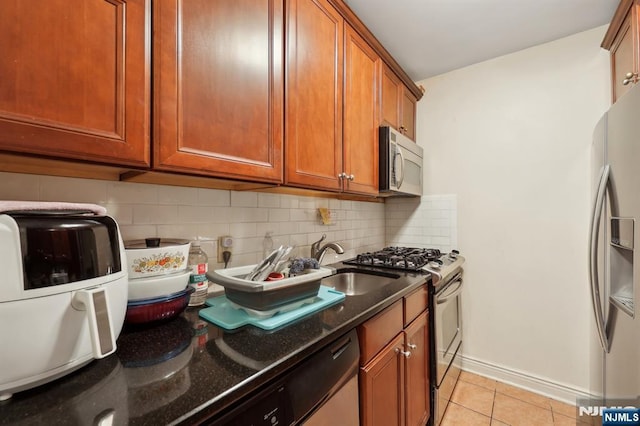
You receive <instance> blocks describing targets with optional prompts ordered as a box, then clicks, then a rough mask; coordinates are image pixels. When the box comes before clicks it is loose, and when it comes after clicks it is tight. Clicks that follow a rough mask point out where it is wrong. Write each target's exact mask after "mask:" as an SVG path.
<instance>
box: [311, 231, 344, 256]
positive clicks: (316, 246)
mask: <svg viewBox="0 0 640 426" xmlns="http://www.w3.org/2000/svg"><path fill="white" fill-rule="evenodd" d="M326 238H327V234H322V238H320V239H319V240H318V241H316V242H315V243H313V244H311V257H313V258H314V259H315V260H317V261H318V263H322V259H323V258H324V254H325V253H326V252H327V249H332V250H333V251H335V252H336V253H338V254H342V253H344V249H343V248H342V246H341V245H340V244H338V243H327V244H325V245H323V246H322V247H321V246H320V244H322V242H323V241H324V240H325V239H326Z"/></svg>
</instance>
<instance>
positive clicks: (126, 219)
mask: <svg viewBox="0 0 640 426" xmlns="http://www.w3.org/2000/svg"><path fill="white" fill-rule="evenodd" d="M102 206H103V207H105V208H106V209H107V211H108V212H109V215H111V217H113V218H114V219H115V220H116V222H118V225H133V206H132V205H129V204H102Z"/></svg>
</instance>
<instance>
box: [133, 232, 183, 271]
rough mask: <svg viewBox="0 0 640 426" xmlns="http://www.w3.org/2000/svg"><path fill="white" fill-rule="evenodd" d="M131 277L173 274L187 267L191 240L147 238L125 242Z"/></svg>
mask: <svg viewBox="0 0 640 426" xmlns="http://www.w3.org/2000/svg"><path fill="white" fill-rule="evenodd" d="M124 247H125V252H126V255H127V264H128V269H127V270H128V272H129V279H136V278H148V277H153V276H158V275H165V274H173V273H176V272H180V271H184V270H185V269H186V268H187V259H188V256H189V248H190V247H191V242H190V241H189V240H183V239H173V238H146V239H144V240H131V241H125V243H124Z"/></svg>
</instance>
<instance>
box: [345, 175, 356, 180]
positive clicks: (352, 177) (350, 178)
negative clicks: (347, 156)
mask: <svg viewBox="0 0 640 426" xmlns="http://www.w3.org/2000/svg"><path fill="white" fill-rule="evenodd" d="M355 178H356V177H355V176H354V175H349V176H347V179H349V180H350V181H353V180H354V179H355Z"/></svg>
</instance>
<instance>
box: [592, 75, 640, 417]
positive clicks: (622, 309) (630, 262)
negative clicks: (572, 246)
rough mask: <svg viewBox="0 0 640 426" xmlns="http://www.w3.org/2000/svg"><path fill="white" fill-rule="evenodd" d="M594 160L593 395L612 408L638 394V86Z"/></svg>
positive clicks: (614, 113)
mask: <svg viewBox="0 0 640 426" xmlns="http://www.w3.org/2000/svg"><path fill="white" fill-rule="evenodd" d="M591 159H592V165H591V180H592V186H591V187H592V202H593V204H592V212H591V214H592V216H591V230H590V240H589V280H590V293H591V301H592V306H593V315H592V328H593V332H592V333H591V337H592V344H591V353H590V356H591V358H590V361H591V362H590V365H591V372H590V373H591V374H590V379H591V384H590V387H591V389H590V390H591V394H592V397H593V398H594V400H595V401H600V403H601V405H604V406H611V405H618V404H619V402H620V401H637V400H638V397H639V396H640V289H639V287H640V223H639V220H640V87H635V88H633V89H632V90H630V91H629V92H628V93H626V94H625V95H624V96H622V97H621V98H620V99H619V100H618V101H617V102H616V103H615V104H614V105H613V106H612V107H611V108H610V109H609V111H608V112H607V113H606V114H604V116H603V117H602V118H601V119H600V121H599V122H598V124H597V126H596V128H595V132H594V139H593V145H592V152H591ZM635 246H638V251H636V250H635Z"/></svg>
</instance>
